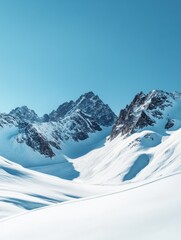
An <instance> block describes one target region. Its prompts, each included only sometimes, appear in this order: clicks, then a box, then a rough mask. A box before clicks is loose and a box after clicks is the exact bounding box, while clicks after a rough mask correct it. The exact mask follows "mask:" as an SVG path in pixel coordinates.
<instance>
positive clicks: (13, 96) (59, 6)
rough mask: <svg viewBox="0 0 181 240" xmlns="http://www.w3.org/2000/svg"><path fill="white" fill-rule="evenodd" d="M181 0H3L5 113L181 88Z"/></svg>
mask: <svg viewBox="0 0 181 240" xmlns="http://www.w3.org/2000/svg"><path fill="white" fill-rule="evenodd" d="M180 12H181V1H180V0H0V112H8V111H9V110H11V109H12V108H14V107H16V106H22V105H27V106H29V107H30V108H33V109H34V110H35V111H36V112H37V113H38V114H40V115H42V114H43V113H45V112H47V113H48V112H50V111H51V110H52V109H55V108H57V107H58V105H59V104H61V103H63V102H64V101H68V100H71V99H73V100H75V99H76V98H78V97H79V96H80V95H81V94H83V93H84V92H87V91H90V90H92V91H94V92H95V93H96V94H98V95H99V96H100V97H101V98H102V100H103V101H104V102H106V103H108V104H109V105H110V107H111V108H112V109H113V110H114V111H115V112H116V113H118V112H119V110H120V109H121V108H123V107H124V106H125V105H126V104H127V103H129V102H130V101H131V100H132V98H133V96H134V95H135V94H136V93H137V92H139V91H141V90H142V91H145V92H148V91H150V90H152V89H163V90H165V91H180V92H181V14H180Z"/></svg>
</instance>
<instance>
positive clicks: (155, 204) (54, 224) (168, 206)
mask: <svg viewBox="0 0 181 240" xmlns="http://www.w3.org/2000/svg"><path fill="white" fill-rule="evenodd" d="M180 182H181V174H177V175H173V176H170V177H167V178H164V179H161V180H157V181H155V182H152V183H149V182H144V184H143V185H142V186H137V187H136V186H135V187H134V188H132V189H130V190H125V191H122V192H115V193H112V194H108V195H103V196H99V197H93V198H88V199H81V200H76V201H73V202H66V203H63V204H60V205H56V206H52V207H46V208H42V209H40V210H37V211H32V212H30V213H28V214H22V215H19V216H17V217H13V218H10V219H8V220H5V221H1V222H0V237H1V238H0V239H1V240H25V239H26V240H60V239H61V240H72V239H78V240H120V239H122V240H153V239H155V240H178V239H180V236H181V228H180V224H181V188H180Z"/></svg>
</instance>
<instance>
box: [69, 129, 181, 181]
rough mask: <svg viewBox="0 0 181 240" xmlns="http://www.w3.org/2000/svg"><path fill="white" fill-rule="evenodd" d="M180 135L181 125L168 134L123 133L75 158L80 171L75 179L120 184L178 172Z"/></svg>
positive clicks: (180, 147)
mask: <svg viewBox="0 0 181 240" xmlns="http://www.w3.org/2000/svg"><path fill="white" fill-rule="evenodd" d="M180 139H181V128H180V129H178V130H176V131H167V132H166V133H165V135H161V134H159V133H157V132H154V131H151V130H144V131H142V132H140V133H135V134H132V135H131V136H129V137H127V138H125V137H124V136H121V135H119V136H118V137H116V138H115V139H114V140H112V141H111V142H107V144H106V145H105V146H104V147H102V148H100V149H96V150H94V151H92V152H90V153H88V154H87V155H84V156H83V157H80V158H78V159H76V160H74V161H72V162H73V164H74V167H75V169H76V170H77V171H79V172H80V175H79V177H78V178H77V179H75V181H83V182H85V181H86V182H89V183H92V184H120V183H122V182H123V181H126V180H129V182H137V181H142V180H144V179H147V178H154V179H156V178H158V177H161V176H167V175H169V174H172V173H175V172H177V171H180V170H181V141H180ZM143 163H145V165H144V164H143ZM142 164H143V166H142ZM129 176H130V177H129Z"/></svg>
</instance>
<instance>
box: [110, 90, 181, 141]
mask: <svg viewBox="0 0 181 240" xmlns="http://www.w3.org/2000/svg"><path fill="white" fill-rule="evenodd" d="M177 98H181V95H180V94H178V93H167V92H164V91H159V90H153V91H151V92H150V93H148V94H144V93H143V92H140V93H138V94H137V95H136V96H135V98H134V99H133V101H132V102H131V104H130V105H127V106H126V108H125V109H123V110H121V112H120V114H119V117H118V119H117V121H116V123H115V124H114V126H113V130H112V133H111V137H110V138H111V139H114V138H115V137H116V136H117V135H119V134H121V135H125V134H126V135H127V134H132V133H134V132H136V131H139V130H140V129H143V128H145V127H147V126H154V125H155V124H156V123H157V121H158V120H159V119H164V118H165V116H164V113H165V110H166V109H167V108H168V107H172V105H173V103H174V102H175V101H176V99H177ZM173 125H174V121H173V120H168V122H167V124H166V125H165V129H169V128H170V127H172V126H173Z"/></svg>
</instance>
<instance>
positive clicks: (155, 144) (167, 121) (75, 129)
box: [0, 90, 181, 184]
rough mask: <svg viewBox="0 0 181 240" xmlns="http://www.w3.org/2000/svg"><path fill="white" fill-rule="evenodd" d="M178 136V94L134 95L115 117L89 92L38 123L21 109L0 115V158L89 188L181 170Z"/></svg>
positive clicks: (30, 112)
mask: <svg viewBox="0 0 181 240" xmlns="http://www.w3.org/2000/svg"><path fill="white" fill-rule="evenodd" d="M23 116H24V118H23ZM113 124H114V125H113ZM112 126H113V127H112ZM109 135H110V136H109ZM108 136H109V138H107V137H108ZM180 137H181V94H180V93H176V92H174V93H167V92H164V91H160V90H153V91H151V92H149V93H148V94H144V93H143V92H141V93H139V94H137V95H136V96H135V98H134V99H133V101H132V102H131V104H130V105H127V106H126V108H125V109H123V110H121V112H120V115H119V117H118V118H117V117H116V115H115V114H114V113H113V112H112V110H111V109H110V108H109V106H108V105H106V104H104V103H103V102H102V101H101V100H100V99H99V97H98V96H96V95H95V94H94V93H93V92H89V93H86V94H84V95H82V96H81V97H80V98H79V99H77V100H76V101H70V102H66V103H64V104H62V105H60V106H59V107H58V108H57V110H54V111H52V112H51V113H50V114H46V115H44V116H43V117H42V118H40V117H38V116H37V115H36V113H35V112H34V111H33V110H29V109H28V108H26V107H22V108H17V109H15V110H12V111H11V112H10V114H1V115H0V155H2V156H4V157H6V158H7V159H10V160H12V161H14V162H16V163H19V164H21V165H22V166H24V167H28V168H31V169H33V170H36V171H40V172H43V173H47V174H51V175H55V176H59V177H61V178H64V179H69V180H72V179H75V181H81V182H83V181H87V182H89V183H94V184H120V183H123V182H126V181H128V180H129V181H140V180H143V179H146V178H153V177H155V178H156V177H160V176H162V175H163V176H166V175H167V174H171V173H173V172H177V171H180V169H181V159H180V156H181V152H180V149H181V145H180ZM106 138H107V139H109V140H107V141H106Z"/></svg>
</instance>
